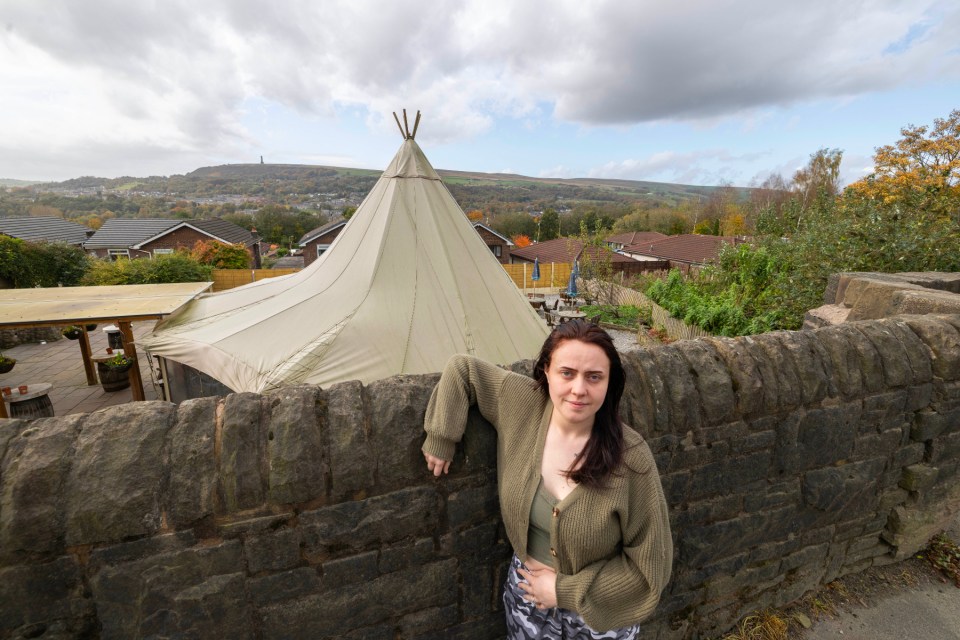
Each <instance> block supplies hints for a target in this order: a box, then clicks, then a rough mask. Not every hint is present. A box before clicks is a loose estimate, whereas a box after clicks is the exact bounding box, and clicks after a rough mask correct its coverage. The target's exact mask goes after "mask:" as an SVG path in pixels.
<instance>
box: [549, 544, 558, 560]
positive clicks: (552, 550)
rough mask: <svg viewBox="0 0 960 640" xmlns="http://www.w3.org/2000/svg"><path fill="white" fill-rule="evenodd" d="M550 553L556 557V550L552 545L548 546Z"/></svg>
mask: <svg viewBox="0 0 960 640" xmlns="http://www.w3.org/2000/svg"><path fill="white" fill-rule="evenodd" d="M550 555H552V556H553V557H554V558H556V557H557V550H556V549H554V548H553V547H550Z"/></svg>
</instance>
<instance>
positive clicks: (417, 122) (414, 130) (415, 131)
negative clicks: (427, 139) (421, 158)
mask: <svg viewBox="0 0 960 640" xmlns="http://www.w3.org/2000/svg"><path fill="white" fill-rule="evenodd" d="M419 126H420V109H417V119H416V120H414V122H413V135H411V136H410V137H411V138H416V137H417V127H419Z"/></svg>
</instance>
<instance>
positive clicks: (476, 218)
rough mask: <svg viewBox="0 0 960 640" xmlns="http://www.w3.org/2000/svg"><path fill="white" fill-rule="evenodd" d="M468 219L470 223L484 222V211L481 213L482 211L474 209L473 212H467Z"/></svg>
mask: <svg viewBox="0 0 960 640" xmlns="http://www.w3.org/2000/svg"><path fill="white" fill-rule="evenodd" d="M467 219H468V220H469V221H470V222H480V221H481V220H483V211H480V209H472V210H471V211H467Z"/></svg>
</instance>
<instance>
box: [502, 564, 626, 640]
mask: <svg viewBox="0 0 960 640" xmlns="http://www.w3.org/2000/svg"><path fill="white" fill-rule="evenodd" d="M520 568H523V569H526V567H525V566H524V565H523V564H522V563H521V562H520V558H518V557H517V555H516V554H514V555H513V559H512V560H511V561H510V570H509V571H508V572H507V581H506V583H504V585H503V605H504V608H505V609H506V613H507V638H509V640H540V639H544V640H546V639H548V638H549V639H551V640H553V639H555V638H563V639H564V640H601V639H603V640H635V638H636V637H637V634H638V633H639V632H640V625H639V624H635V625H633V626H632V627H625V628H623V629H613V630H611V631H605V632H603V633H600V632H599V631H594V630H593V629H591V628H590V627H589V626H587V623H586V622H584V621H583V618H581V617H580V616H579V615H578V614H576V613H574V612H573V611H567V610H566V609H561V608H560V607H554V608H553V609H537V608H536V607H535V606H534V604H533V603H532V602H528V601H527V600H524V599H523V596H524V591H523V589H521V588H520V582H521V581H523V578H521V577H520V574H519V573H517V569H520Z"/></svg>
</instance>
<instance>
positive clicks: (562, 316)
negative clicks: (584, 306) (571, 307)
mask: <svg viewBox="0 0 960 640" xmlns="http://www.w3.org/2000/svg"><path fill="white" fill-rule="evenodd" d="M557 316H558V318H559V320H560V324H563V323H564V322H568V321H570V320H575V319H577V318H579V319H581V320H583V319H586V317H587V314H585V313H583V312H581V311H558V312H557Z"/></svg>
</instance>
